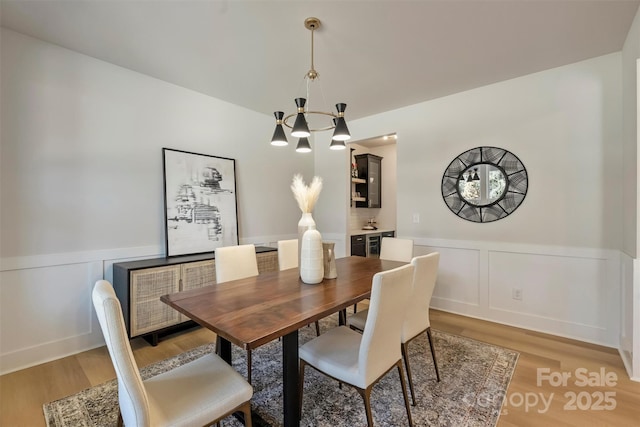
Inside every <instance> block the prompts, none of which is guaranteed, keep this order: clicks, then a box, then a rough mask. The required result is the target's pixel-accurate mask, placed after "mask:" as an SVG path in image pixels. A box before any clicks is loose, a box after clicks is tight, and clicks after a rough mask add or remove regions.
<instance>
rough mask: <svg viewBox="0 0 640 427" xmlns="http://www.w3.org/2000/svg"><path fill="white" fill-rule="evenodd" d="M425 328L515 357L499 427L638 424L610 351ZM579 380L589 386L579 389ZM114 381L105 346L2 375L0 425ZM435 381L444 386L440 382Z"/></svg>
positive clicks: (537, 337) (492, 329) (487, 330)
mask: <svg viewBox="0 0 640 427" xmlns="http://www.w3.org/2000/svg"><path fill="white" fill-rule="evenodd" d="M431 322H432V327H433V328H435V329H438V330H441V331H446V332H449V333H453V334H457V335H462V336H465V337H469V338H473V339H477V340H480V341H484V342H488V343H492V344H496V345H499V346H502V347H507V348H511V349H514V350H517V351H518V352H519V353H520V358H519V359H518V364H517V366H516V370H515V372H514V374H513V378H512V380H511V384H510V386H509V389H508V392H507V398H506V400H505V405H504V406H503V410H502V414H501V416H500V420H499V422H498V426H500V427H512V426H518V427H525V426H576V427H584V426H612V427H627V426H628V427H633V426H640V383H638V382H633V381H631V380H630V379H629V377H628V376H627V374H626V371H625V369H624V366H623V364H622V360H621V359H620V356H619V355H618V352H617V350H615V349H612V348H607V347H601V346H597V345H593V344H587V343H583V342H580V341H575V340H570V339H565V338H559V337H555V336H551V335H546V334H542V333H537V332H532V331H528V330H524V329H518V328H513V327H509V326H504V325H500V324H496V323H490V322H485V321H481V320H477V319H472V318H469V317H464V316H459V315H455V314H451V313H446V312H442V311H437V310H432V312H431ZM214 339H215V335H214V334H213V333H212V332H210V331H208V330H206V329H202V328H195V329H192V330H189V331H186V332H182V333H178V334H175V335H172V336H169V337H166V338H165V339H163V340H162V341H161V342H160V344H159V345H158V346H157V347H152V346H150V345H149V344H148V343H147V342H146V341H144V340H142V339H134V340H133V341H132V347H133V349H134V355H135V358H136V360H137V363H138V366H145V365H148V364H150V363H153V362H156V361H159V360H162V359H165V358H167V357H171V356H173V355H176V354H179V353H181V352H184V351H187V350H189V349H191V348H194V347H197V346H199V345H201V344H204V343H209V342H212V341H213V340H214ZM412 368H413V369H414V370H415V369H419V362H413V363H412ZM545 368H546V369H548V371H547V372H548V374H549V375H550V377H551V378H552V379H556V378H559V377H560V376H562V375H564V376H567V375H568V374H570V375H571V377H568V378H567V380H566V385H557V386H553V385H552V384H551V383H550V381H548V380H543V381H542V383H541V384H540V385H538V369H545ZM580 369H582V370H583V371H584V374H585V375H580V374H581V373H582V372H583V371H580ZM576 370H578V371H577V375H578V376H576ZM601 372H604V373H605V376H608V383H607V384H605V385H596V384H595V383H596V382H597V383H598V384H602V382H601V381H599V380H602V379H601V378H596V377H600V376H601V375H600V373H601ZM614 375H615V377H616V378H617V379H616V381H615V385H613V384H612V383H613V382H614V381H613V379H612V377H613V376H614ZM585 376H587V377H588V379H589V383H588V385H585V386H580V384H581V383H582V381H581V380H582V379H583V377H585ZM114 377H115V373H114V371H113V367H112V365H111V360H110V358H109V354H108V352H107V350H106V347H101V348H97V349H94V350H90V351H85V352H83V353H79V354H76V355H73V356H69V357H65V358H63V359H59V360H55V361H52V362H48V363H45V364H42V365H39V366H35V367H32V368H28V369H24V370H21V371H18V372H14V373H11V374H7V375H3V376H1V377H0V401H1V405H0V426H3V427H9V426H11V427H13V426H28V427H41V426H45V421H44V417H43V413H42V405H43V404H44V403H46V402H50V401H52V400H55V399H59V398H62V397H65V396H68V395H70V394H73V393H76V392H78V391H80V390H83V389H85V388H88V387H91V386H93V385H97V384H100V383H102V382H105V381H107V380H109V379H112V378H114ZM605 379H606V378H605ZM442 380H443V381H446V376H443V379H442ZM574 396H575V398H574ZM489 398H490V397H489ZM542 399H544V402H545V403H543V400H542ZM527 402H528V404H527ZM613 406H615V408H614V409H608V408H611V407H613Z"/></svg>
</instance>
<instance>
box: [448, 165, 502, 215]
mask: <svg viewBox="0 0 640 427" xmlns="http://www.w3.org/2000/svg"><path fill="white" fill-rule="evenodd" d="M508 182H509V179H508V178H507V174H506V173H505V172H504V171H503V170H502V168H501V167H500V166H497V165H494V164H491V163H478V164H475V165H471V166H469V167H468V168H467V169H465V170H464V171H463V172H462V173H461V174H460V177H459V178H458V193H459V194H460V197H462V198H463V199H464V200H465V201H466V202H467V203H469V204H470V205H472V206H489V205H492V204H494V203H497V202H498V201H500V200H501V199H502V198H503V197H504V195H505V193H506V192H507V185H508Z"/></svg>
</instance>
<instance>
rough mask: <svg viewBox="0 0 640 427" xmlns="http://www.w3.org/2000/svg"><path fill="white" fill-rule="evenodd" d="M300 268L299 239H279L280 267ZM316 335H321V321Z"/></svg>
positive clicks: (317, 326)
mask: <svg viewBox="0 0 640 427" xmlns="http://www.w3.org/2000/svg"><path fill="white" fill-rule="evenodd" d="M290 268H298V239H290V240H278V269H279V270H280V271H282V270H288V269H290ZM315 326H316V336H317V335H320V323H319V322H318V321H316V322H315Z"/></svg>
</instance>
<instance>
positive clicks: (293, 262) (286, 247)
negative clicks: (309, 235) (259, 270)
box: [278, 239, 298, 271]
mask: <svg viewBox="0 0 640 427" xmlns="http://www.w3.org/2000/svg"><path fill="white" fill-rule="evenodd" d="M297 267H298V239H290V240H278V268H279V269H280V270H281V271H282V270H288V269H290V268H297Z"/></svg>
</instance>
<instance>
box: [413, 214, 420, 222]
mask: <svg viewBox="0 0 640 427" xmlns="http://www.w3.org/2000/svg"><path fill="white" fill-rule="evenodd" d="M413 223H414V224H418V223H420V214H419V213H414V214H413Z"/></svg>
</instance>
